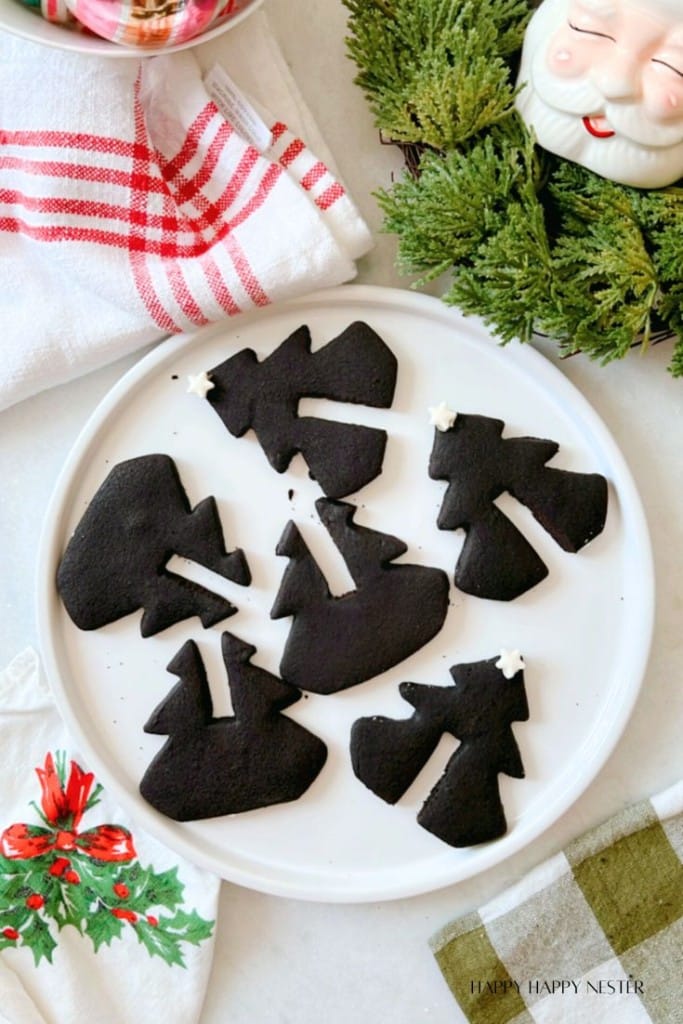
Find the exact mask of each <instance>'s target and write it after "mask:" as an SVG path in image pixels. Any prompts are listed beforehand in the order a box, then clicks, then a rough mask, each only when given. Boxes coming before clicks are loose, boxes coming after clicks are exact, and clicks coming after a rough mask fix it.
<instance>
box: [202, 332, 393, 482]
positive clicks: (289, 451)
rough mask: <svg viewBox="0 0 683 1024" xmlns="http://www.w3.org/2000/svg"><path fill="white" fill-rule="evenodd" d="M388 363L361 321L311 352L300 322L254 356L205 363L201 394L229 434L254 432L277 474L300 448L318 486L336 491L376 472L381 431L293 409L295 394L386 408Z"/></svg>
mask: <svg viewBox="0 0 683 1024" xmlns="http://www.w3.org/2000/svg"><path fill="white" fill-rule="evenodd" d="M396 370H397V363H396V358H395V356H394V355H393V353H392V352H391V351H390V349H389V348H388V347H387V345H386V344H385V343H384V341H383V340H382V339H381V338H380V337H379V335H378V334H376V333H375V331H373V330H372V328H371V327H369V326H368V325H367V324H366V323H363V322H361V321H356V322H354V323H352V324H350V325H349V327H347V328H346V330H344V331H343V332H342V333H341V334H340V335H338V336H337V337H336V338H333V339H332V341H329V342H328V343H327V344H326V345H324V346H322V348H320V349H318V350H317V351H315V352H312V351H311V334H310V331H309V329H308V327H306V326H302V327H299V328H298V330H296V331H294V333H293V334H291V335H290V336H289V337H288V338H287V339H286V340H285V341H283V342H282V344H281V345H279V347H278V348H276V349H275V351H274V352H272V353H271V355H269V356H268V357H267V358H266V359H264V360H263V361H262V362H259V360H258V358H257V356H256V353H255V352H254V351H253V350H252V349H243V350H242V351H241V352H238V353H237V354H236V355H234V356H231V358H230V359H227V360H226V361H225V362H223V363H221V364H220V365H219V366H216V367H214V368H213V369H212V370H210V371H209V372H208V374H207V377H208V379H209V381H210V389H208V390H207V391H206V399H207V401H208V402H209V403H210V404H211V405H212V406H213V408H214V409H215V411H216V412H217V413H218V415H219V416H220V418H221V420H222V421H223V423H224V424H225V426H226V427H227V429H228V430H229V431H230V433H231V434H233V435H234V436H235V437H242V436H243V435H244V434H245V433H246V432H247V430H249V429H250V428H251V429H252V430H253V431H254V433H255V434H256V437H257V439H258V442H259V444H260V445H261V447H262V448H263V451H264V452H265V454H266V456H267V458H268V461H269V462H270V464H271V466H272V467H273V469H275V470H276V471H277V472H278V473H284V472H285V470H286V469H287V467H288V466H289V464H290V462H291V461H292V459H293V457H294V456H295V455H296V453H297V452H301V454H302V456H303V458H304V459H305V461H306V464H307V465H308V468H309V471H310V475H311V476H312V477H313V479H314V480H316V481H317V482H318V484H319V485H320V487H321V488H322V490H323V492H324V493H325V494H326V495H327V496H328V497H331V498H341V497H343V496H344V495H346V494H351V493H352V492H353V491H357V490H359V488H361V487H363V486H364V485H365V484H367V483H369V482H370V481H371V480H373V479H374V478H375V477H376V476H377V475H378V474H379V473H380V472H381V468H382V461H383V459H384V450H385V447H386V441H387V435H386V432H385V431H384V430H379V429H376V428H374V427H368V426H362V425H360V424H355V423H342V422H335V421H333V420H327V419H322V418H320V417H315V416H299V413H298V407H299V401H300V400H301V399H302V398H326V399H331V400H332V401H335V402H351V403H354V404H362V405H368V406H372V407H375V408H382V409H386V408H389V406H390V405H391V402H392V400H393V396H394V389H395V386H396Z"/></svg>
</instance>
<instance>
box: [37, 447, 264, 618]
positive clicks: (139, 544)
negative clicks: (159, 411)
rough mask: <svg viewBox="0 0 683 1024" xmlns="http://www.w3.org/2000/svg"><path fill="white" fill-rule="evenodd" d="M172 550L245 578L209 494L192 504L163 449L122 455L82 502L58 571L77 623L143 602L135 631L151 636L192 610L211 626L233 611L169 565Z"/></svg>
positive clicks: (242, 560) (239, 558) (239, 555)
mask: <svg viewBox="0 0 683 1024" xmlns="http://www.w3.org/2000/svg"><path fill="white" fill-rule="evenodd" d="M174 554H176V555H180V556H182V557H184V558H188V559H191V560H192V561H195V562H198V563H199V564H200V565H203V566H204V567H205V568H207V569H211V570H212V571H213V572H216V573H218V574H219V575H221V576H223V577H224V578H225V579H228V580H231V581H232V582H234V583H238V584H240V585H243V586H246V585H248V584H249V583H250V581H251V576H250V573H249V568H248V566H247V563H246V560H245V558H244V554H243V552H242V551H241V550H239V549H237V550H236V551H233V552H231V553H230V554H228V553H227V552H226V549H225V543H224V540H223V532H222V529H221V524H220V520H219V518H218V509H217V507H216V502H215V500H214V499H213V498H212V497H208V498H205V499H204V500H203V501H201V502H200V503H199V504H198V505H197V506H196V508H194V509H192V507H191V506H190V503H189V501H188V498H187V495H186V493H185V491H184V489H183V486H182V483H181V481H180V477H179V475H178V470H177V467H176V465H175V463H174V462H173V460H172V459H171V458H170V457H169V456H168V455H159V454H155V455H143V456H140V457H139V458H134V459H128V460H127V461H125V462H120V463H119V464H118V465H116V466H114V468H113V469H112V470H111V472H110V473H109V475H108V476H107V478H106V479H105V481H104V482H103V483H102V485H101V486H100V487H99V489H98V490H97V492H96V494H95V495H94V497H93V499H92V501H91V502H90V504H89V505H88V508H87V509H86V511H85V513H84V515H83V516H82V518H81V520H80V522H79V523H78V525H77V527H76V529H75V531H74V534H73V536H72V537H71V538H70V540H69V542H68V544H67V546H66V550H65V552H64V555H63V556H62V559H61V561H60V564H59V568H58V570H57V587H58V590H59V593H60V595H61V598H62V601H63V602H64V605H65V607H66V610H67V612H68V613H69V615H70V617H71V619H72V620H73V621H74V623H75V624H76V625H77V626H78V627H79V628H80V629H86V630H91V629H99V628H100V627H101V626H104V625H106V624H107V623H110V622H114V621H116V620H117V619H120V618H122V617H123V616H125V615H129V614H131V613H132V612H135V611H138V610H139V609H141V608H142V609H143V616H142V620H141V624H140V631H141V633H142V635H143V636H152V635H153V634H154V633H158V632H159V631H160V630H162V629H166V628H167V627H168V626H171V625H172V624H173V623H175V622H179V621H181V620H182V619H186V618H189V617H191V616H193V615H198V616H199V618H200V619H201V621H202V624H203V625H204V626H211V625H213V624H214V623H216V622H219V621H221V620H222V619H225V618H227V617H228V616H229V615H233V614H234V613H235V612H236V611H237V609H236V608H235V606H234V605H233V604H231V602H230V601H227V600H226V599H225V598H223V597H220V596H219V595H217V594H214V593H212V592H211V591H210V590H207V589H206V588H205V587H202V586H200V585H199V584H197V583H194V582H193V581H191V580H188V579H184V578H183V577H181V576H178V575H176V574H175V573H172V572H169V571H168V570H167V569H166V568H165V566H166V563H167V562H168V561H169V559H170V558H171V556H172V555H174Z"/></svg>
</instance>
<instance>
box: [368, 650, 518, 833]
mask: <svg viewBox="0 0 683 1024" xmlns="http://www.w3.org/2000/svg"><path fill="white" fill-rule="evenodd" d="M501 663H502V659H496V658H491V659H490V660H488V661H478V662H472V663H470V664H464V665H456V666H454V667H453V668H451V670H450V671H451V676H452V677H453V683H454V685H453V686H443V687H437V686H423V685H420V684H418V683H403V684H401V687H400V692H401V696H402V697H404V699H405V700H407V701H408V703H409V704H412V706H413V707H414V709H415V710H414V712H413V714H412V715H411V717H410V718H406V719H391V718H386V717H383V716H374V717H372V718H361V719H359V720H358V721H357V722H355V723H354V726H353V728H352V730H351V760H352V764H353V769H354V772H355V773H356V775H357V776H358V778H359V779H360V780H361V782H363V783H364V784H365V785H366V786H368V788H369V789H371V790H372V792H373V793H376V794H377V796H379V797H381V798H382V799H383V800H386V801H387V802H388V803H395V802H396V801H397V800H399V799H400V797H401V796H402V795H403V794H404V793H405V792H406V790H407V789H408V787H409V786H410V785H411V784H412V783H413V782H414V780H415V779H416V778H417V775H418V774H419V772H420V771H421V770H422V768H423V767H424V766H425V765H426V763H427V761H428V759H429V758H430V757H431V755H432V753H433V752H434V750H435V748H436V746H437V744H438V742H439V739H440V738H441V736H442V735H443V734H444V733H450V734H451V735H453V736H455V737H456V738H457V739H459V740H460V741H461V742H460V745H459V746H458V748H457V749H456V751H455V753H453V754H452V755H451V757H450V759H449V761H448V763H447V765H446V768H445V771H444V773H443V775H442V777H441V779H440V780H439V782H437V784H436V786H435V787H434V788H433V789H432V791H431V793H430V794H429V796H428V797H427V799H426V801H425V803H424V805H423V806H422V809H421V810H420V812H419V814H418V817H417V820H418V823H419V824H420V825H422V827H423V828H425V829H427V830H428V831H429V832H432V833H433V834H434V835H436V836H438V838H439V839H442V840H443V841H444V842H446V843H448V844H449V845H450V846H458V847H460V846H473V845H475V844H477V843H483V842H488V841H489V840H491V839H496V838H498V837H499V836H501V835H503V834H504V832H505V831H506V829H507V823H506V820H505V812H504V810H503V806H502V803H501V799H500V791H499V785H498V775H499V773H501V772H503V773H505V774H506V775H511V776H513V777H515V778H523V777H524V767H523V765H522V760H521V757H520V754H519V748H518V747H517V743H516V741H515V738H514V736H513V734H512V729H511V723H512V722H514V721H524V720H526V719H527V718H528V717H529V709H528V706H527V700H526V692H525V689H524V673H523V669H522V668H519V669H516V670H515V671H514V672H513V673H510V676H511V677H510V678H508V677H507V676H506V675H505V674H504V672H503V669H501V668H499V667H498V666H499V665H500V664H501Z"/></svg>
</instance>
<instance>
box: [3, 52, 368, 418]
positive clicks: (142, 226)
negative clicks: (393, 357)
mask: <svg viewBox="0 0 683 1024" xmlns="http://www.w3.org/2000/svg"><path fill="white" fill-rule="evenodd" d="M273 102H274V103H276V102H277V96H273ZM260 111H261V108H259V113H257V112H256V108H255V107H254V106H252V105H250V102H249V101H248V100H246V99H245V98H244V97H242V95H241V94H240V93H239V91H238V92H237V93H235V92H234V89H233V83H232V82H231V80H230V79H228V78H227V77H226V76H225V74H224V72H223V71H222V70H221V69H215V70H214V71H213V72H212V73H211V75H210V76H209V77H206V76H203V74H202V70H201V69H200V66H199V63H198V62H197V59H196V58H195V56H194V55H193V54H192V52H190V51H184V52H181V53H176V54H171V55H162V56H159V57H153V58H147V59H145V60H142V61H135V60H118V59H108V60H106V59H102V58H93V57H89V56H82V55H79V54H73V53H62V52H60V51H55V50H48V49H45V48H43V47H40V46H36V45H34V44H31V43H28V42H26V41H24V40H15V39H14V38H12V37H10V36H6V35H1V34H0V322H1V323H2V360H1V362H0V408H4V407H6V406H8V405H11V404H12V403H13V402H16V401H18V400H19V399H22V398H24V397H26V396H28V395H30V394H34V393H35V392H37V391H39V390H41V389H43V388H45V387H49V386H52V385H54V384H58V383H61V382H63V381H66V380H69V379H71V378H73V377H76V376H78V375H79V374H81V373H84V372H86V371H88V370H91V369H94V368H96V367H99V366H101V365H104V364H106V363H108V362H110V361H112V360H114V359H116V358H119V357H120V356H122V355H125V354H128V353H130V352H132V351H134V350H136V349H137V348H140V347H141V346H143V345H146V344H148V343H149V342H152V341H154V340H157V339H159V338H161V337H164V336H167V335H169V334H172V333H175V332H179V331H185V330H191V329H192V328H194V327H196V326H200V325H202V324H205V323H207V322H212V321H216V320H220V319H222V318H224V317H229V316H233V315H234V314H237V313H239V312H241V311H243V310H249V309H253V308H254V307H258V306H265V305H266V304H268V303H270V302H273V301H276V300H278V299H282V298H286V297H290V296H293V295H296V294H305V293H306V292H309V291H312V290H314V289H316V288H320V287H327V286H331V285H336V284H340V283H341V282H343V281H346V280H348V279H350V278H351V277H353V276H354V274H355V263H354V260H356V259H357V258H358V257H359V256H360V255H362V253H364V252H365V251H366V250H367V249H368V248H369V247H370V236H369V232H368V229H367V227H366V225H365V224H364V222H363V220H362V219H361V217H360V215H359V214H358V212H357V210H356V208H355V206H354V204H353V203H352V201H351V199H350V198H349V196H348V194H347V193H346V192H345V190H344V188H343V186H342V185H341V183H340V182H339V181H338V180H337V179H336V178H335V177H334V176H333V174H332V173H331V172H330V170H329V169H328V168H327V166H326V165H325V164H324V163H323V162H322V161H321V160H319V159H318V158H317V157H316V156H315V155H314V154H313V153H312V152H311V151H310V150H309V149H308V147H307V146H306V144H305V143H304V142H303V141H302V140H301V139H299V138H297V137H296V135H295V133H294V132H292V131H290V130H289V129H288V128H287V126H286V125H285V124H284V123H283V122H282V121H279V120H277V118H276V117H270V116H267V115H266V116H265V117H264V118H262V117H261V116H259V114H260Z"/></svg>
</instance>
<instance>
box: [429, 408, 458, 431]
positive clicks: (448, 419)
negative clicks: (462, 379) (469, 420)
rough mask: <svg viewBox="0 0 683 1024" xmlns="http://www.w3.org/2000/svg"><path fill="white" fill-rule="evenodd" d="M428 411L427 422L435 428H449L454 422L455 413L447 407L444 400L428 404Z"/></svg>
mask: <svg viewBox="0 0 683 1024" xmlns="http://www.w3.org/2000/svg"><path fill="white" fill-rule="evenodd" d="M428 411H429V422H430V424H431V426H433V427H436V429H437V430H450V428H451V427H452V426H453V424H454V423H455V417H456V416H457V413H456V412H453V410H452V409H449V408H448V406H447V405H446V403H445V402H439V404H438V405H430V407H429V410H428Z"/></svg>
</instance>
